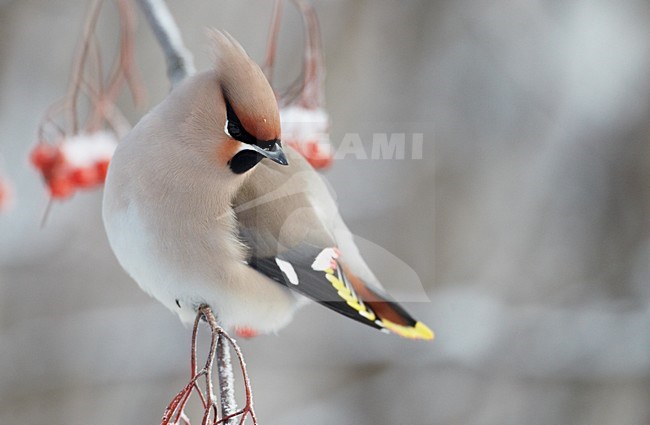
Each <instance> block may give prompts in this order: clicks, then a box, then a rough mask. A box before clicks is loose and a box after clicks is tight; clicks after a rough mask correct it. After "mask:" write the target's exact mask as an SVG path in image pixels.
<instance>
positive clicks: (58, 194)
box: [47, 175, 75, 199]
mask: <svg viewBox="0 0 650 425" xmlns="http://www.w3.org/2000/svg"><path fill="white" fill-rule="evenodd" d="M47 185H48V187H49V188H50V195H51V196H52V198H58V199H66V198H69V197H70V196H72V194H73V193H74V189H75V187H74V184H73V183H72V181H71V180H70V179H68V178H67V176H62V175H58V176H53V177H52V178H51V179H49V180H48V182H47Z"/></svg>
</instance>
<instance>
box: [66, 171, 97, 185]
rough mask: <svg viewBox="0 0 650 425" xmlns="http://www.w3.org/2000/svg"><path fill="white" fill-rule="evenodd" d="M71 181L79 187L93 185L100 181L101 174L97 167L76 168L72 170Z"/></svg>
mask: <svg viewBox="0 0 650 425" xmlns="http://www.w3.org/2000/svg"><path fill="white" fill-rule="evenodd" d="M70 181H71V182H72V183H73V184H74V185H75V186H78V187H84V188H86V187H92V186H95V185H96V184H97V183H99V175H98V172H97V169H96V168H95V167H81V168H75V169H73V170H72V171H71V172H70Z"/></svg>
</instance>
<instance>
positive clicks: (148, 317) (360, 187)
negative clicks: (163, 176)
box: [0, 0, 650, 425]
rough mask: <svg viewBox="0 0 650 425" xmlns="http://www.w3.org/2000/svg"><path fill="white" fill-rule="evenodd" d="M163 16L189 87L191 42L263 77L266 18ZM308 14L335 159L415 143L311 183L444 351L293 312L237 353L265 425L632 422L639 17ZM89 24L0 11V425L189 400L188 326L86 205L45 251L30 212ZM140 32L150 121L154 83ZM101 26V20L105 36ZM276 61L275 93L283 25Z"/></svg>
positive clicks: (645, 322)
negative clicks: (4, 195) (258, 69)
mask: <svg viewBox="0 0 650 425" xmlns="http://www.w3.org/2000/svg"><path fill="white" fill-rule="evenodd" d="M169 4H170V7H171V9H172V11H173V12H174V14H175V16H176V18H177V20H178V23H179V26H180V27H181V29H182V31H183V35H184V38H185V41H186V43H187V45H188V46H189V47H190V48H191V49H192V51H193V52H194V55H195V60H196V63H197V67H198V68H199V69H204V68H205V67H207V66H208V65H209V63H210V57H209V54H208V51H209V47H208V44H207V39H206V37H205V35H204V29H205V28H206V27H216V28H222V29H226V30H228V31H229V32H231V33H232V34H233V35H234V36H235V37H236V38H237V39H239V40H240V41H241V43H242V44H243V45H244V46H245V47H246V48H247V50H248V52H249V53H250V54H251V56H253V57H254V58H255V59H257V60H258V61H261V59H262V58H263V55H264V49H265V42H266V35H267V28H268V20H269V17H270V13H271V6H272V4H271V2H269V1H268V0H241V1H226V0H183V1H181V0H169ZM315 5H316V8H317V10H318V12H319V17H320V21H321V26H322V29H323V33H324V34H323V36H324V44H325V52H326V55H327V63H328V76H327V101H328V110H329V112H330V114H331V118H332V123H333V125H332V133H331V136H332V141H333V143H334V145H338V144H340V142H341V141H342V140H343V138H344V136H345V134H347V133H358V134H360V135H361V137H362V140H363V141H364V143H366V144H367V147H368V149H370V144H371V142H372V134H373V133H377V132H388V133H407V134H411V133H413V132H417V133H423V135H424V152H423V159H421V160H401V161H400V160H370V159H368V160H362V159H355V158H353V157H348V158H346V159H343V160H339V161H337V162H335V164H334V166H333V168H332V169H331V170H330V171H328V172H327V173H326V177H327V179H328V180H329V182H330V183H331V186H332V189H333V190H334V192H335V193H336V195H337V199H338V202H339V205H340V209H341V212H342V214H343V216H344V217H345V218H346V219H347V221H348V224H349V225H350V227H351V229H352V230H353V232H354V233H355V234H356V235H358V236H359V237H360V238H361V239H362V240H366V241H369V242H371V243H366V244H364V246H365V249H364V252H366V255H367V257H368V261H369V262H370V263H371V265H372V267H373V268H374V269H375V271H376V273H377V274H378V275H379V276H381V277H382V280H383V281H384V282H385V284H386V286H387V287H388V288H389V289H390V290H391V291H394V292H396V293H400V294H402V295H403V297H404V298H408V297H409V296H410V295H412V294H413V292H409V291H404V288H403V287H402V284H401V282H402V281H405V282H410V284H412V283H413V282H414V281H417V279H414V274H413V273H415V274H417V276H419V279H420V281H421V282H422V286H423V288H424V290H425V291H426V293H427V295H428V298H429V299H430V300H431V301H430V302H424V301H422V298H423V297H422V296H421V295H418V296H411V298H413V299H416V300H420V302H409V303H407V307H408V308H409V310H411V311H412V313H413V314H414V315H415V316H416V317H418V318H419V319H420V320H422V321H424V322H426V323H428V324H429V325H430V326H431V327H432V328H433V329H434V330H435V331H436V332H437V339H436V340H435V341H434V342H433V343H425V342H412V341H404V340H401V339H399V338H397V337H388V336H385V335H383V334H381V333H378V332H376V331H373V330H372V329H370V328H366V327H364V326H361V325H358V324H355V323H353V322H352V321H349V320H346V319H344V318H342V317H339V316H337V315H335V314H332V313H330V312H329V311H327V310H325V309H323V308H320V307H317V306H310V307H307V308H305V309H303V310H302V311H300V312H299V314H298V315H297V317H296V320H295V321H294V323H293V324H292V325H290V326H289V327H288V328H286V329H285V330H283V331H282V332H280V334H279V335H277V336H266V337H260V338H257V339H255V340H252V341H243V342H242V347H243V350H244V353H245V355H246V356H247V360H248V364H249V371H250V374H251V377H252V380H253V389H254V392H255V395H256V398H255V402H256V407H257V413H258V417H259V418H260V423H261V424H266V425H270V424H278V425H292V424H314V425H319V424H323V425H326V424H327V425H329V424H343V425H366V424H367V425H371V424H373V425H391V424H406V423H408V424H415V425H434V424H494V425H504V424H513V425H515V424H527V425H534V424H540V425H542V424H554V425H555V424H569V423H570V424H583V425H641V424H648V423H650V403H649V400H650V84H649V82H650V77H649V76H650V3H648V2H647V1H646V0H623V1H614V0H566V1H552V0H546V1H543V0H511V1H494V0H479V1H475V0H454V1H452V0H448V1H432V0H365V1H363V0H358V1H352V0H347V1H344V0H319V1H315ZM85 11H86V2H79V1H73V0H48V1H43V0H41V1H38V0H22V1H17V0H15V1H11V0H0V93H1V97H0V153H1V154H2V156H3V157H4V161H3V164H1V165H0V166H1V167H2V168H3V169H4V172H5V173H6V174H8V175H9V176H10V177H11V178H12V179H13V181H14V184H15V186H16V192H17V199H16V205H15V207H14V209H13V210H12V211H10V212H8V213H4V214H2V215H0V424H10V423H17V424H45V423H47V424H64V423H65V424H89V423H91V424H93V425H103V424H117V423H120V424H156V423H159V420H160V417H161V415H162V413H163V409H164V406H165V405H166V404H167V403H168V401H169V400H170V399H171V398H172V397H173V395H175V394H176V392H177V391H178V390H180V389H181V387H182V385H183V383H184V382H185V380H186V378H187V369H188V365H187V363H188V349H189V337H190V334H189V330H187V329H185V328H183V327H182V326H181V324H180V323H179V322H178V320H177V319H176V318H175V317H174V316H172V314H171V313H169V312H168V311H167V310H165V309H164V308H163V307H162V306H160V305H159V304H157V303H156V302H155V301H153V300H152V299H150V298H149V297H147V296H146V295H145V294H144V293H142V292H141V291H140V290H139V289H138V288H137V286H136V284H135V283H133V282H132V281H131V280H130V279H129V278H128V277H127V276H126V275H125V273H124V272H122V270H121V269H120V268H119V266H118V264H117V263H116V261H115V259H114V257H113V255H112V253H111V251H110V249H109V247H108V244H107V241H106V238H105V235H104V231H103V228H102V224H101V217H100V210H101V194H100V193H99V192H92V193H88V194H81V195H78V196H76V197H75V198H74V199H73V200H72V201H69V202H65V203H63V204H57V205H55V206H54V208H53V210H52V213H51V216H50V219H49V221H48V224H47V226H46V227H45V228H44V229H42V230H41V229H39V221H40V219H41V216H42V214H43V211H44V208H45V205H46V202H47V200H46V196H45V191H44V189H43V187H42V183H41V182H40V180H39V178H38V175H37V174H36V173H35V172H34V171H33V170H32V169H30V167H29V166H28V164H27V156H28V152H29V150H30V149H31V147H32V146H33V144H34V143H35V138H36V126H37V123H38V121H39V119H40V117H41V114H42V112H43V111H44V109H45V108H46V107H47V106H48V105H49V104H50V103H51V102H53V101H54V100H55V99H58V98H59V97H60V96H61V95H62V94H64V93H65V90H66V86H67V83H68V75H69V71H70V66H71V60H72V57H73V53H74V48H75V47H76V45H77V38H78V36H79V34H80V33H81V29H82V25H83V24H82V22H83V17H84V14H85ZM140 22H141V25H140V27H139V30H138V34H137V37H138V38H137V56H138V64H139V66H140V67H141V69H142V75H143V77H144V79H145V81H146V86H147V90H148V93H149V105H154V104H156V103H157V102H159V101H160V100H161V99H162V98H163V97H164V96H165V94H166V92H167V90H168V87H169V83H168V81H167V78H166V75H165V66H164V62H163V57H162V54H161V52H160V49H159V47H158V45H157V44H156V43H155V41H154V39H153V37H152V35H151V32H150V29H149V28H148V27H147V26H146V23H145V22H144V20H143V19H140ZM116 25H117V20H116V13H115V10H114V9H113V8H111V7H108V8H107V9H106V13H105V14H104V15H103V18H102V24H101V25H100V34H101V35H103V36H105V38H106V39H107V40H113V39H114V38H115V37H114V32H115V26H116ZM280 42H281V48H280V52H279V55H280V56H279V70H278V72H277V74H276V75H277V76H278V81H279V82H280V84H281V85H282V84H284V85H286V84H288V83H289V82H290V81H291V80H292V79H293V78H294V77H295V76H296V75H297V73H298V67H299V64H300V54H299V53H298V52H300V51H301V48H302V41H301V24H300V20H299V17H298V15H297V13H296V12H295V11H294V10H292V9H291V8H290V7H288V8H287V13H286V16H285V21H284V28H283V32H282V35H281V39H280ZM125 100H126V99H125ZM126 104H127V103H126V102H125V105H126ZM126 111H127V113H128V116H129V117H130V119H131V120H132V121H134V122H135V121H136V120H137V118H138V117H139V116H140V115H141V113H142V111H136V110H133V109H130V108H129V107H126ZM377 247H381V248H382V249H378V248H377ZM384 250H385V251H384ZM386 252H389V253H391V254H392V255H394V256H395V257H397V258H399V259H401V260H402V261H403V262H404V263H405V264H407V265H408V267H406V266H405V265H404V264H399V262H394V261H385V258H386V256H387V255H388V254H387V253H386ZM398 266H400V267H398ZM415 286H417V284H416V285H415ZM411 289H412V290H414V289H413V288H411ZM415 289H417V288H415Z"/></svg>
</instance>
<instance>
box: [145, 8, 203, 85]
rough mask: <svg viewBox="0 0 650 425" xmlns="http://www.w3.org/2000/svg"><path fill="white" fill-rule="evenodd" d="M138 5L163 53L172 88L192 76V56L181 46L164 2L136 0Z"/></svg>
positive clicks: (179, 34) (178, 31)
mask: <svg viewBox="0 0 650 425" xmlns="http://www.w3.org/2000/svg"><path fill="white" fill-rule="evenodd" d="M138 3H139V4H140V8H141V9H142V11H143V12H144V14H145V16H146V18H147V21H148V22H149V25H150V26H151V29H152V30H153V32H154V34H155V36H156V38H157V39H158V43H160V46H161V47H162V49H163V52H164V53H165V60H166V61H167V75H168V77H169V80H170V81H171V83H172V87H174V86H176V85H177V84H178V83H179V82H180V81H182V80H183V79H184V78H185V77H187V76H188V75H192V74H194V72H195V68H194V61H193V59H192V54H191V53H190V51H189V50H188V49H187V48H186V47H185V45H184V44H183V39H182V37H181V32H180V30H179V29H178V26H177V25H176V21H175V20H174V17H173V16H172V14H171V12H170V11H169V8H168V7H167V4H166V3H165V1H164V0H138Z"/></svg>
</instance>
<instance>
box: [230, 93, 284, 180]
mask: <svg viewBox="0 0 650 425" xmlns="http://www.w3.org/2000/svg"><path fill="white" fill-rule="evenodd" d="M226 119H227V120H226V128H225V130H226V132H227V133H228V135H229V136H230V137H232V138H233V139H235V140H237V141H239V142H242V143H244V144H245V148H244V149H243V150H241V151H239V152H237V154H236V155H235V156H234V157H233V158H232V159H231V160H230V161H229V162H228V165H229V166H230V169H231V170H232V172H233V173H235V174H242V173H245V172H246V171H248V170H250V169H251V168H253V167H254V166H255V165H257V163H258V162H260V161H261V160H262V159H264V158H268V159H270V160H271V161H273V162H277V163H278V164H281V165H288V164H289V162H288V161H287V157H286V156H285V155H284V152H283V151H282V143H281V142H280V139H273V140H258V139H257V138H256V137H255V136H253V135H252V134H250V133H249V132H248V131H246V129H245V128H244V126H243V125H242V123H241V121H240V120H239V118H238V117H237V114H235V111H234V110H233V109H232V106H231V105H230V102H229V101H228V99H226Z"/></svg>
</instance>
